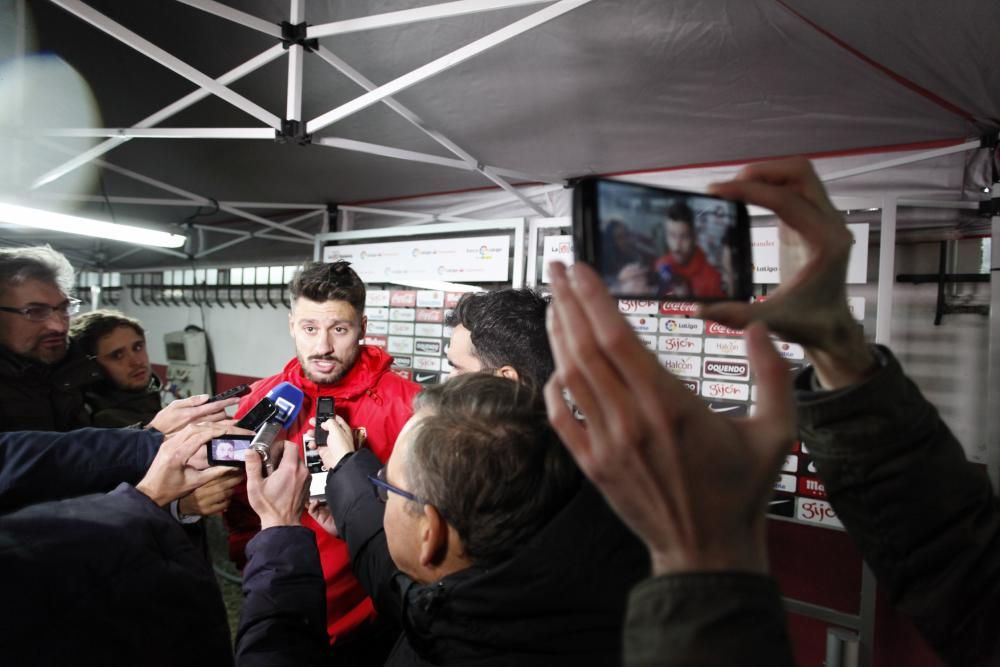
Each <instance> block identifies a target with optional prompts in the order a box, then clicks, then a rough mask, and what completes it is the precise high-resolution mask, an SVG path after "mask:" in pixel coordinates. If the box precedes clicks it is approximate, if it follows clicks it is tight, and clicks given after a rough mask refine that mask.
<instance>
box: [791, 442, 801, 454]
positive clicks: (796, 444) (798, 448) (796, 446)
mask: <svg viewBox="0 0 1000 667" xmlns="http://www.w3.org/2000/svg"><path fill="white" fill-rule="evenodd" d="M801 451H802V443H800V442H799V441H798V440H796V441H795V442H793V443H792V452H793V453H795V454H798V453H799V452H801Z"/></svg>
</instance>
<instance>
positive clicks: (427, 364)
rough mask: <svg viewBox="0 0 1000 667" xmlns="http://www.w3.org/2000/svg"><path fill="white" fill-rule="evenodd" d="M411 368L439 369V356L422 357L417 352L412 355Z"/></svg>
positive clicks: (423, 369)
mask: <svg viewBox="0 0 1000 667" xmlns="http://www.w3.org/2000/svg"><path fill="white" fill-rule="evenodd" d="M413 369H414V370H418V371H439V370H441V357H422V356H420V355H419V354H417V355H414V356H413Z"/></svg>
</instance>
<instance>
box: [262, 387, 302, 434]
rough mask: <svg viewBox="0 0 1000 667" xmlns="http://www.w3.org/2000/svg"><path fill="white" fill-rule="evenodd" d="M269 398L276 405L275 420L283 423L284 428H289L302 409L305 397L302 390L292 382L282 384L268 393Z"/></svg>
mask: <svg viewBox="0 0 1000 667" xmlns="http://www.w3.org/2000/svg"><path fill="white" fill-rule="evenodd" d="M267 397H268V398H269V399H270V400H271V401H272V402H273V403H274V405H275V407H276V408H277V413H276V414H275V415H274V420H275V421H279V422H281V425H282V427H285V428H287V427H288V426H289V425H290V424H291V423H292V422H293V421H295V418H296V417H297V416H298V414H299V410H301V409H302V401H303V399H304V398H305V396H304V395H303V394H302V390H301V389H299V388H298V387H296V386H295V385H294V384H291V383H290V382H282V383H281V384H279V385H277V386H275V387H274V389H272V390H271V391H269V392H268V393H267Z"/></svg>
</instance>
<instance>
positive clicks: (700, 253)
mask: <svg viewBox="0 0 1000 667" xmlns="http://www.w3.org/2000/svg"><path fill="white" fill-rule="evenodd" d="M663 226H664V231H665V232H666V236H667V253H666V254H665V255H663V256H662V257H660V258H659V259H658V260H656V263H655V265H654V267H653V268H654V269H655V270H656V273H657V274H658V275H659V277H660V293H659V295H658V296H660V297H661V298H662V297H667V296H674V297H702V298H705V297H722V296H725V295H724V294H723V292H722V275H721V274H720V273H719V271H718V270H717V269H716V268H715V267H714V266H712V265H711V264H709V262H708V258H707V257H706V256H705V251H704V250H702V249H701V248H700V247H699V246H698V234H697V231H696V230H695V227H694V212H693V211H692V210H691V207H690V206H688V205H687V204H685V203H684V202H676V203H675V204H673V205H672V206H671V207H670V208H669V209H668V210H667V219H666V220H665V221H664V223H663Z"/></svg>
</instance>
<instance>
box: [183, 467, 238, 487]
mask: <svg viewBox="0 0 1000 667" xmlns="http://www.w3.org/2000/svg"><path fill="white" fill-rule="evenodd" d="M228 473H229V470H228V469H227V468H224V467H222V466H213V467H211V468H206V469H205V470H197V471H194V472H193V473H192V478H191V480H192V482H193V484H194V486H196V487H198V486H204V485H205V484H209V483H211V482H214V481H216V480H217V479H219V478H220V477H224V476H225V475H227V474H228ZM189 488H190V487H189Z"/></svg>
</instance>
